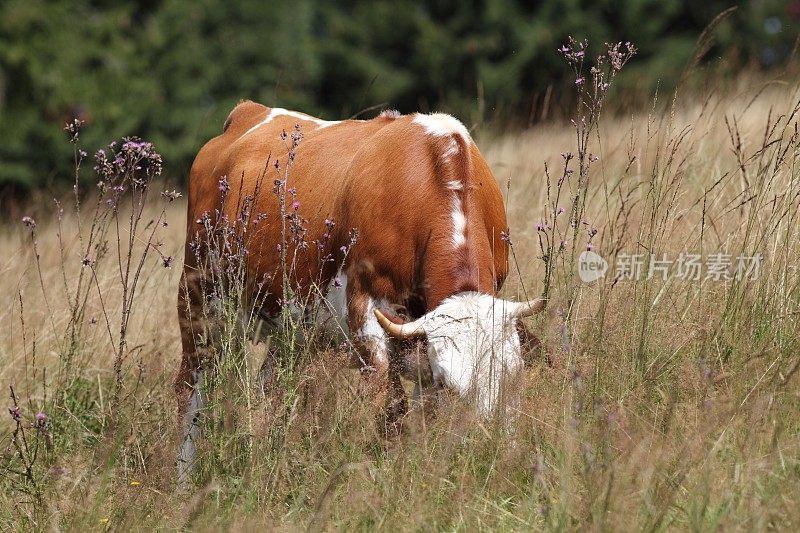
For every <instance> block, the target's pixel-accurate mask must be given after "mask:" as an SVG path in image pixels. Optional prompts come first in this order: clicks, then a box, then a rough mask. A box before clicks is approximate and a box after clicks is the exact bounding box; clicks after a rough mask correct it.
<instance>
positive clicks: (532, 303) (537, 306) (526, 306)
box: [508, 298, 546, 318]
mask: <svg viewBox="0 0 800 533" xmlns="http://www.w3.org/2000/svg"><path fill="white" fill-rule="evenodd" d="M545 301H546V300H543V299H541V298H537V299H535V300H528V301H527V302H516V303H514V304H513V305H512V307H511V309H510V311H509V313H508V314H509V316H512V317H516V318H524V317H526V316H531V315H535V314H536V313H538V312H540V311H541V310H542V309H544V304H545Z"/></svg>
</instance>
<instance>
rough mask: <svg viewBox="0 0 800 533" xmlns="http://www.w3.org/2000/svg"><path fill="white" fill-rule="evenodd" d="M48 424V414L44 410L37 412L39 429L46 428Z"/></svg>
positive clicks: (37, 426)
mask: <svg viewBox="0 0 800 533" xmlns="http://www.w3.org/2000/svg"><path fill="white" fill-rule="evenodd" d="M46 426H47V415H46V414H44V413H43V412H42V411H39V412H38V413H36V428H37V429H40V430H41V429H44V428H45V427H46Z"/></svg>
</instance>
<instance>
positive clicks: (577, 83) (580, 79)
mask: <svg viewBox="0 0 800 533" xmlns="http://www.w3.org/2000/svg"><path fill="white" fill-rule="evenodd" d="M585 81H586V80H585V79H584V78H583V77H580V78H577V79H576V80H575V85H577V86H579V87H580V86H581V85H583V82H585Z"/></svg>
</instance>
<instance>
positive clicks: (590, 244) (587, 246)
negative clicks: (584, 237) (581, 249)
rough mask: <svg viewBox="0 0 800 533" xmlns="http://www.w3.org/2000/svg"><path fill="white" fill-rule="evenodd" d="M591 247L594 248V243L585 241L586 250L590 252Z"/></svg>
mask: <svg viewBox="0 0 800 533" xmlns="http://www.w3.org/2000/svg"><path fill="white" fill-rule="evenodd" d="M593 248H594V245H593V244H592V243H590V242H587V243H586V249H587V250H588V251H590V252H591V251H592V249H593Z"/></svg>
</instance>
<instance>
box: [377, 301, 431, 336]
mask: <svg viewBox="0 0 800 533" xmlns="http://www.w3.org/2000/svg"><path fill="white" fill-rule="evenodd" d="M373 311H374V313H375V318H377V319H378V323H379V324H380V325H381V327H382V328H383V329H384V331H386V333H388V334H389V335H391V336H392V337H395V338H398V339H410V338H412V337H419V336H420V335H425V330H423V329H422V327H421V324H422V321H421V319H417V320H415V321H414V322H407V323H405V324H395V323H394V322H392V321H391V320H389V319H388V318H386V315H384V314H383V313H381V311H380V309H377V308H376V309H374V310H373Z"/></svg>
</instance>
